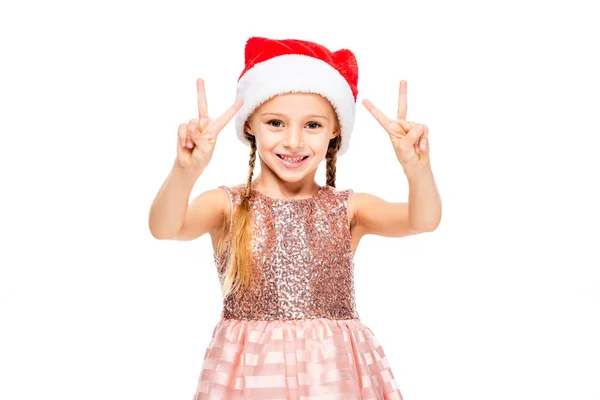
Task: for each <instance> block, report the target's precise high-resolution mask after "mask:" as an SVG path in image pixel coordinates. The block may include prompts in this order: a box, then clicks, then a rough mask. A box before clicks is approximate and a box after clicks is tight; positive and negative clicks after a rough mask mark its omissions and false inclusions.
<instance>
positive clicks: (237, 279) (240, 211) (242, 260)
mask: <svg viewBox="0 0 600 400" xmlns="http://www.w3.org/2000/svg"><path fill="white" fill-rule="evenodd" d="M244 135H245V136H246V138H247V139H248V141H249V143H250V161H249V162H248V166H249V169H250V171H249V172H248V181H247V183H246V188H245V190H244V193H243V196H242V201H241V202H240V204H238V206H237V208H236V212H235V216H234V220H233V231H232V251H231V254H230V256H231V258H230V262H229V265H228V267H227V269H226V272H225V276H224V278H223V280H222V282H223V287H222V294H223V297H226V296H228V295H229V294H230V293H232V292H235V291H237V290H240V289H245V288H246V287H248V285H249V284H250V278H251V249H252V215H251V213H250V197H251V194H252V193H251V189H252V186H251V184H252V175H253V174H254V163H255V162H256V139H255V138H254V136H252V135H250V134H248V133H246V132H245V133H244Z"/></svg>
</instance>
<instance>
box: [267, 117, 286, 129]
mask: <svg viewBox="0 0 600 400" xmlns="http://www.w3.org/2000/svg"><path fill="white" fill-rule="evenodd" d="M278 124H280V125H278ZM281 124H283V122H281V121H280V120H278V119H272V120H270V121H269V122H267V125H271V126H272V127H274V128H281Z"/></svg>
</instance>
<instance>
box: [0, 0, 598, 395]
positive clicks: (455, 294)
mask: <svg viewBox="0 0 600 400" xmlns="http://www.w3.org/2000/svg"><path fill="white" fill-rule="evenodd" d="M592 3H593V2H591V1H590V2H582V1H579V2H573V1H570V2H566V1H563V2H542V1H538V2H533V1H505V2H497V3H490V2H475V1H472V2H465V1H458V2H457V1H453V2H442V1H439V2H431V1H423V0H420V1H413V2H397V1H394V2H389V3H387V4H386V3H384V2H382V1H374V0H371V1H368V2H359V3H355V4H351V3H350V2H348V1H344V2H329V1H296V2H284V1H269V2H267V1H263V2H260V1H252V2H243V3H242V2H240V3H233V2H229V1H227V2H225V1H223V2H217V1H195V2H192V1H188V2H182V1H170V2H166V1H165V2H161V3H159V2H141V1H138V2H133V1H123V0H120V1H103V2H95V3H92V2H82V1H79V2H75V1H72V2H66V1H52V2H41V1H38V2H33V1H20V2H18V3H17V2H4V3H3V4H2V6H1V8H0V34H1V35H0V37H1V39H0V40H1V41H2V45H1V51H2V62H1V64H0V68H1V70H2V73H1V74H0V85H1V86H0V87H1V89H0V101H1V104H0V105H1V110H2V111H1V119H0V123H1V126H0V128H1V139H2V142H1V146H0V151H1V154H0V162H1V163H2V168H1V171H2V196H1V201H2V207H1V208H0V212H1V215H0V217H1V221H0V227H1V235H2V238H1V239H2V242H1V243H0V246H1V251H0V257H1V259H0V264H1V275H0V318H1V321H0V323H1V326H0V339H1V341H0V346H1V347H0V377H1V378H0V398H2V399H6V400H21V399H39V398H44V399H61V400H67V399H69V400H70V399H87V400H92V399H102V400H105V399H170V400H173V399H183V400H191V398H192V396H193V394H194V392H195V390H196V381H197V378H198V375H199V373H200V369H201V363H202V358H203V356H204V351H205V349H206V346H207V345H208V343H209V340H210V337H211V334H212V329H213V327H214V326H215V324H216V323H217V321H218V318H219V314H220V310H221V308H220V307H221V297H220V292H219V287H218V280H217V274H216V268H215V266H214V264H213V260H212V249H211V246H210V239H209V237H208V235H207V236H205V237H201V238H199V239H197V240H195V241H191V242H171V241H159V240H156V239H154V238H153V237H152V236H151V234H150V232H149V229H148V225H147V223H148V212H149V207H150V204H151V202H152V200H153V198H154V196H155V194H156V192H157V191H158V189H159V187H160V185H161V184H162V182H163V180H164V179H165V178H166V176H167V175H168V173H169V170H170V167H171V165H172V162H173V160H174V157H175V154H176V153H175V151H176V132H177V127H178V125H179V124H180V123H183V122H187V121H189V120H190V119H191V118H194V117H196V112H197V105H196V88H195V81H196V79H197V78H198V77H202V78H204V79H205V80H206V90H207V96H208V102H209V112H210V114H211V115H212V116H217V115H219V114H220V113H222V112H223V111H224V110H225V109H226V108H227V107H229V105H230V104H231V103H232V102H233V100H234V95H235V84H236V81H237V78H238V76H239V74H240V73H241V71H242V69H243V47H244V43H245V40H246V39H247V38H248V37H250V36H267V37H271V38H300V39H305V40H312V41H317V42H320V43H321V44H324V45H326V46H327V47H329V48H330V49H332V50H336V49H339V48H342V47H347V48H349V49H351V50H352V51H354V53H355V54H356V56H357V59H358V63H359V99H358V102H359V105H358V108H357V123H356V126H355V130H354V133H353V136H352V139H351V145H350V150H349V152H348V153H346V154H345V155H343V156H341V158H340V159H339V161H338V163H339V164H338V175H337V187H338V188H340V189H345V188H353V189H354V190H355V191H364V192H369V193H372V194H375V195H378V196H380V197H382V198H384V199H386V200H389V201H405V200H406V199H407V196H408V186H407V182H406V179H405V176H404V175H403V172H402V169H401V167H400V165H399V164H398V162H397V160H396V159H395V155H394V153H393V150H392V147H391V144H390V142H389V139H388V137H387V134H386V133H385V132H384V131H383V130H382V128H381V127H380V126H379V125H378V123H377V122H376V121H375V120H374V119H373V118H372V117H371V115H370V114H369V113H368V112H367V111H366V109H365V108H364V107H363V106H362V104H360V102H361V101H362V100H363V99H365V98H369V99H370V100H371V101H373V103H374V104H375V105H377V106H379V107H380V108H381V109H382V110H383V111H385V112H386V113H388V114H389V115H390V116H393V115H394V113H395V110H396V104H397V98H398V97H397V96H398V82H399V80H400V79H405V80H407V82H408V119H409V120H410V121H416V122H421V123H424V124H426V125H427V126H428V127H429V129H430V131H429V137H430V143H431V158H432V167H433V170H434V174H435V177H436V180H437V183H438V187H439V190H440V192H441V195H442V200H443V221H442V223H441V225H440V227H439V228H438V229H437V231H435V232H433V233H428V234H423V235H419V236H415V237H410V238H403V239H389V238H382V237H376V236H368V237H366V238H364V239H363V241H362V242H361V244H360V246H359V248H358V252H357V254H356V300H357V307H358V311H359V313H360V315H361V318H362V320H363V322H364V323H365V324H366V325H367V326H369V327H370V328H371V329H372V330H373V332H374V333H375V335H376V336H377V338H378V339H379V341H380V343H381V345H382V346H383V348H384V351H385V353H386V355H387V357H388V360H389V363H390V365H391V366H392V370H393V373H394V375H395V377H396V381H397V383H398V385H399V387H400V388H401V391H402V394H403V395H404V397H405V400H434V399H435V400H440V399H444V400H450V399H460V400H496V399H511V400H521V399H523V400H533V399H540V400H541V399H543V400H553V399H573V400H592V399H594V400H598V399H600V386H599V385H598V383H599V379H600V341H599V340H598V338H599V337H600V326H599V325H600V323H599V319H600V317H599V316H600V312H599V311H600V310H599V304H600V278H599V274H598V267H600V261H599V257H598V250H597V247H595V246H596V245H597V244H598V239H599V236H600V235H599V234H598V222H599V219H600V218H599V212H598V204H599V203H600V202H599V201H600V198H599V196H598V190H597V189H598V181H599V179H598V177H597V174H598V172H599V171H600V168H599V165H598V152H597V151H598V147H597V145H598V134H599V133H600V129H599V128H598V120H597V116H598V107H599V106H600V102H599V100H598V93H599V90H600V78H599V77H598V71H600V65H599V64H600V63H599V62H598V59H597V53H598V50H597V49H598V42H597V39H594V38H598V37H600V29H599V28H598V24H597V14H594V13H593V12H592V11H591V10H592V9H591V5H592ZM247 160H248V148H247V147H245V146H244V145H243V144H242V143H241V142H239V141H238V140H237V139H236V138H235V135H234V132H233V124H232V123H231V124H229V125H228V126H227V127H226V128H225V130H224V131H223V132H222V133H221V135H220V136H219V141H218V143H217V148H216V150H215V153H214V156H213V161H212V163H211V164H210V165H209V167H208V168H207V170H206V171H205V173H204V174H203V175H202V176H201V178H200V180H199V181H198V182H197V184H196V186H195V188H194V191H193V193H192V194H193V195H196V194H198V193H200V192H202V191H204V190H208V189H211V188H214V187H216V186H217V185H221V184H227V185H232V184H236V183H243V182H245V179H246V176H247V162H248V161H247ZM257 166H258V163H257ZM257 168H258V167H257ZM257 172H258V170H256V171H255V173H257ZM317 178H318V183H319V184H324V182H325V164H324V163H323V164H322V165H321V167H320V171H319V172H318V173H317Z"/></svg>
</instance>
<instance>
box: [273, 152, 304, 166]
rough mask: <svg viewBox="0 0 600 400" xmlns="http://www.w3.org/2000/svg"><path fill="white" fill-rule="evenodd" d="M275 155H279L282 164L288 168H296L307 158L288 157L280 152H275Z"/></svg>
mask: <svg viewBox="0 0 600 400" xmlns="http://www.w3.org/2000/svg"><path fill="white" fill-rule="evenodd" d="M277 157H279V159H280V160H281V162H282V164H283V165H285V166H286V167H289V168H296V167H298V166H300V165H301V164H302V163H303V162H304V160H306V159H307V158H308V156H304V157H295V158H289V157H284V156H282V155H281V154H277Z"/></svg>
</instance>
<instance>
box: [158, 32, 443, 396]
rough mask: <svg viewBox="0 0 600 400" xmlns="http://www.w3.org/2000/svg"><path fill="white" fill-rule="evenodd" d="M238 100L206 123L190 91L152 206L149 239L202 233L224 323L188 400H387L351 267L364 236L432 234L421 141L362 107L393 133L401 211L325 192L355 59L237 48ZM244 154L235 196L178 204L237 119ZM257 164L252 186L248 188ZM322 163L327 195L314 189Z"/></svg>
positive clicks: (344, 145)
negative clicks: (190, 112)
mask: <svg viewBox="0 0 600 400" xmlns="http://www.w3.org/2000/svg"><path fill="white" fill-rule="evenodd" d="M245 63H246V65H245V68H244V70H243V72H242V74H241V76H240V77H239V80H238V90H237V99H236V101H235V103H234V104H233V105H232V106H231V107H230V108H229V110H227V111H226V112H225V113H224V114H223V115H222V116H220V117H219V118H216V119H211V118H209V117H208V107H207V101H206V96H205V93H204V83H203V81H202V80H201V79H199V80H198V81H197V89H198V114H199V115H198V118H197V119H193V120H191V121H190V122H189V123H188V124H182V125H180V126H179V142H178V146H177V158H176V161H175V163H174V165H173V168H172V171H171V174H170V175H169V177H168V178H167V180H166V181H165V183H164V184H163V186H162V187H161V189H160V191H159V193H158V194H157V196H156V198H155V199H154V202H153V204H152V207H151V210H150V216H149V226H150V230H151V232H152V235H153V236H154V237H155V238H157V239H173V240H192V239H195V238H198V237H200V236H202V235H204V234H205V233H207V232H208V233H210V235H211V238H212V244H213V247H214V260H215V263H216V266H217V270H218V275H219V280H220V283H221V287H222V291H223V311H222V314H221V319H220V320H219V322H218V324H217V325H216V327H215V328H214V331H213V334H212V339H211V341H210V344H209V346H208V348H207V350H206V353H205V356H204V361H203V365H202V371H201V374H200V377H199V380H198V386H197V390H196V393H195V396H194V400H204V399H300V398H302V399H303V398H307V399H308V398H311V399H334V398H335V399H344V400H347V399H397V400H401V399H402V395H401V393H400V390H399V388H398V386H397V384H396V381H395V379H394V375H393V373H392V370H391V368H390V366H389V365H388V363H387V359H386V356H385V354H384V352H383V349H382V348H381V346H380V345H379V343H378V342H377V339H376V338H375V336H374V335H373V333H372V331H371V330H370V329H369V328H368V327H367V326H365V325H364V324H363V323H362V322H361V320H360V318H359V315H358V312H357V310H356V305H355V300H354V276H353V267H354V261H353V255H354V253H355V251H356V247H357V246H358V242H359V241H360V238H361V237H362V236H364V235H367V234H376V235H381V236H387V237H400V236H406V235H411V234H417V233H420V232H426V231H427V232H429V231H432V230H434V229H435V228H436V227H437V225H438V223H439V221H440V215H441V205H440V199H439V196H438V193H437V189H436V187H435V183H434V179H433V175H432V172H431V167H430V163H429V144H428V140H427V134H428V129H427V127H426V126H425V125H419V124H416V123H414V122H408V121H406V82H405V81H402V82H401V84H400V99H399V103H398V117H397V119H395V120H391V119H389V118H387V117H386V116H385V115H383V114H382V113H381V112H380V111H379V110H378V109H377V108H375V106H373V104H371V103H370V102H369V101H366V100H365V101H364V102H363V104H364V105H365V107H366V108H367V109H368V110H369V111H370V113H371V114H372V115H373V116H374V117H375V118H376V119H377V121H379V123H380V124H381V125H382V126H383V128H384V129H385V130H386V131H387V132H388V133H389V135H390V139H391V142H392V145H393V146H394V150H395V153H396V156H397V157H398V161H399V162H400V163H401V165H402V167H403V169H404V172H405V174H406V176H407V178H408V182H409V184H410V195H409V201H408V202H407V203H389V202H386V201H384V200H382V199H380V198H378V197H376V196H372V195H369V194H366V193H354V192H353V190H352V189H347V190H338V189H336V188H335V173H336V167H335V165H336V159H337V157H338V156H340V155H341V154H343V153H344V152H345V151H346V150H347V149H348V146H349V141H350V135H351V132H352V128H353V124H354V116H355V106H356V97H357V93H358V91H357V81H358V68H357V64H356V59H355V57H354V55H353V53H352V52H350V51H349V50H346V49H343V50H338V51H335V52H331V51H329V50H328V49H327V48H325V47H323V46H321V45H319V44H316V43H312V42H307V41H301V40H271V39H267V38H260V37H254V38H251V39H249V40H248V41H247V43H246V47H245ZM234 115H235V116H236V119H235V129H236V134H237V136H238V137H239V139H240V140H242V141H243V142H244V143H246V144H248V145H249V147H250V163H249V166H250V169H249V174H248V179H247V181H246V182H245V183H244V184H239V185H236V186H231V187H230V186H220V187H218V188H216V189H212V190H208V191H206V192H204V193H202V194H200V195H199V196H197V197H196V198H195V199H194V200H193V201H191V202H190V203H189V204H188V201H189V195H190V192H191V190H192V188H193V186H194V184H195V182H196V180H197V179H198V178H199V177H200V176H201V174H202V172H203V171H204V169H205V168H206V166H207V165H208V164H209V162H210V160H211V157H212V153H213V150H214V147H215V143H216V139H217V137H218V134H219V132H220V131H221V130H222V129H223V128H224V127H225V126H226V124H227V123H228V122H229V121H230V120H231V119H232V118H233V117H234ZM257 155H258V159H259V162H260V165H261V172H260V174H259V175H258V176H256V178H255V179H254V180H253V171H254V166H255V163H256V159H257ZM323 159H325V160H326V163H327V183H326V185H324V186H320V185H318V184H317V183H316V182H315V172H316V170H317V167H318V166H319V164H320V163H321V162H322V161H323Z"/></svg>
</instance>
